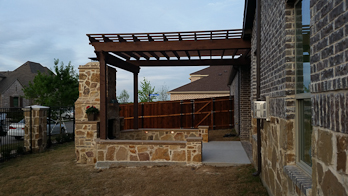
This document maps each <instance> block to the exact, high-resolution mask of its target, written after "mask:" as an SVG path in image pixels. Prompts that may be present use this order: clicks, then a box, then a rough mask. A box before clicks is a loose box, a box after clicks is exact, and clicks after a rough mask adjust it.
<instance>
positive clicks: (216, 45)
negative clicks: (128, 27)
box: [91, 39, 250, 52]
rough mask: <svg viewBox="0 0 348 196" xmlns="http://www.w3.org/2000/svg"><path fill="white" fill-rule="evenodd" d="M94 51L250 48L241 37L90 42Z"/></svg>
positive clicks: (246, 41)
mask: <svg viewBox="0 0 348 196" xmlns="http://www.w3.org/2000/svg"><path fill="white" fill-rule="evenodd" d="M91 44H92V45H93V46H94V48H95V50H96V51H113V52H137V51H140V52H144V51H173V50H223V49H244V48H250V41H248V40H243V39H228V40H199V41H184V40H183V41H180V42H179V41H167V42H134V43H128V42H92V43H91Z"/></svg>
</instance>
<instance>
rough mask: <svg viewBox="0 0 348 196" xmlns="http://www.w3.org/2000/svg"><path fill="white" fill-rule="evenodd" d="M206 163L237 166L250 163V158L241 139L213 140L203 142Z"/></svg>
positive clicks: (204, 161)
mask: <svg viewBox="0 0 348 196" xmlns="http://www.w3.org/2000/svg"><path fill="white" fill-rule="evenodd" d="M202 150H203V153H202V156H203V157H202V159H203V161H202V162H203V164H204V165H212V166H221V167H222V166H237V165H245V164H250V160H249V158H248V156H247V153H246V152H245V150H244V148H243V146H242V143H241V142H240V141H211V142H208V143H203V147H202Z"/></svg>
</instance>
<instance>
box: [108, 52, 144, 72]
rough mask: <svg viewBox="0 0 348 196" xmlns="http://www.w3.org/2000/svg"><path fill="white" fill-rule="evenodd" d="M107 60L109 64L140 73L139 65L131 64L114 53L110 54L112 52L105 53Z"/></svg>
mask: <svg viewBox="0 0 348 196" xmlns="http://www.w3.org/2000/svg"><path fill="white" fill-rule="evenodd" d="M105 62H106V63H107V64H110V65H112V66H115V67H118V68H121V69H124V70H126V71H129V72H132V73H139V70H140V67H139V66H137V65H134V64H131V63H129V62H127V61H123V60H121V59H119V58H117V57H115V56H113V55H110V54H105Z"/></svg>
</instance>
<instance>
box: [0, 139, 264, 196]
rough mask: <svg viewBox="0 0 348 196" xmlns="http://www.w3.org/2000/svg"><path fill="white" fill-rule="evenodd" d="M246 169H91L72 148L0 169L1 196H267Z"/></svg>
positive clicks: (64, 147) (18, 160)
mask: <svg viewBox="0 0 348 196" xmlns="http://www.w3.org/2000/svg"><path fill="white" fill-rule="evenodd" d="M254 171H255V170H254V168H253V167H252V166H251V165H246V166H238V167H212V166H201V167H188V166H187V167H180V166H167V167H151V168H148V167H140V168H139V167H138V168H124V167H119V168H111V169H104V170H97V169H94V167H93V166H85V165H78V164H76V161H75V154H74V144H73V143H70V144H66V145H62V146H59V147H55V149H52V150H49V151H47V152H45V153H41V154H33V155H25V156H22V157H19V158H16V159H13V160H10V161H8V162H4V163H1V164H0V195H127V196H133V195H134V196H137V195H166V196H167V195H193V196H194V195H230V196H233V195H248V196H249V195H267V192H266V189H265V188H264V187H263V186H262V184H261V182H260V179H259V177H253V176H252V175H251V174H252V173H253V172H254Z"/></svg>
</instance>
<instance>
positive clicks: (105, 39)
mask: <svg viewBox="0 0 348 196" xmlns="http://www.w3.org/2000/svg"><path fill="white" fill-rule="evenodd" d="M103 40H104V42H113V41H112V40H111V39H110V38H108V37H105V35H103Z"/></svg>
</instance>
